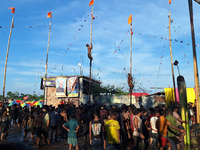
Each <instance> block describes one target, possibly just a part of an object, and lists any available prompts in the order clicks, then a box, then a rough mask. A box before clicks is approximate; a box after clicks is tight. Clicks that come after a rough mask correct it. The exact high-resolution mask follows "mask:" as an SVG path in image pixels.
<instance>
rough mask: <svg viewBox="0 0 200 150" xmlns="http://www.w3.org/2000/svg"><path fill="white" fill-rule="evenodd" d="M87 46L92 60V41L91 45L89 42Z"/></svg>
mask: <svg viewBox="0 0 200 150" xmlns="http://www.w3.org/2000/svg"><path fill="white" fill-rule="evenodd" d="M86 47H87V49H88V58H89V59H90V60H91V61H92V59H93V57H92V54H91V51H92V49H93V46H92V43H90V46H89V44H86Z"/></svg>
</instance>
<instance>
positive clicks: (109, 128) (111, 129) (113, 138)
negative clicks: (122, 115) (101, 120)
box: [105, 112, 121, 150]
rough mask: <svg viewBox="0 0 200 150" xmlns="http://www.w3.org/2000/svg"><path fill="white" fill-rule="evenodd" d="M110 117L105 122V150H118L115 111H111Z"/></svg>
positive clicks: (118, 138)
mask: <svg viewBox="0 0 200 150" xmlns="http://www.w3.org/2000/svg"><path fill="white" fill-rule="evenodd" d="M110 117H111V119H110V120H108V121H107V122H106V124H105V128H106V132H107V139H108V147H107V150H120V149H121V146H120V143H121V141H120V131H119V129H120V126H119V122H118V121H116V117H117V113H116V112H111V114H110Z"/></svg>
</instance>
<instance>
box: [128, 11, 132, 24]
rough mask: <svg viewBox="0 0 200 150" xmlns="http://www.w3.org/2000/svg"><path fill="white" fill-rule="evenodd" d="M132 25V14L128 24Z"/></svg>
mask: <svg viewBox="0 0 200 150" xmlns="http://www.w3.org/2000/svg"><path fill="white" fill-rule="evenodd" d="M131 23H132V14H131V15H130V16H129V18H128V24H129V25H130V24H131Z"/></svg>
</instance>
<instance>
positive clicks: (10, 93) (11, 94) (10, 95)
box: [7, 91, 14, 99]
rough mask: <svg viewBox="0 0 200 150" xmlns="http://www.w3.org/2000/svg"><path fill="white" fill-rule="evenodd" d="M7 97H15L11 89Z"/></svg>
mask: <svg viewBox="0 0 200 150" xmlns="http://www.w3.org/2000/svg"><path fill="white" fill-rule="evenodd" d="M7 98H8V99H14V94H13V93H12V92H11V91H9V92H8V93H7Z"/></svg>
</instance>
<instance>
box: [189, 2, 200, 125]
mask: <svg viewBox="0 0 200 150" xmlns="http://www.w3.org/2000/svg"><path fill="white" fill-rule="evenodd" d="M188 6H189V14H190V26H191V35H192V49H193V63H194V81H195V91H196V92H195V96H196V103H197V106H196V107H197V110H196V112H197V123H200V113H199V108H200V95H199V74H198V67H197V54H196V44H195V33H194V22H193V8H192V0H188Z"/></svg>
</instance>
